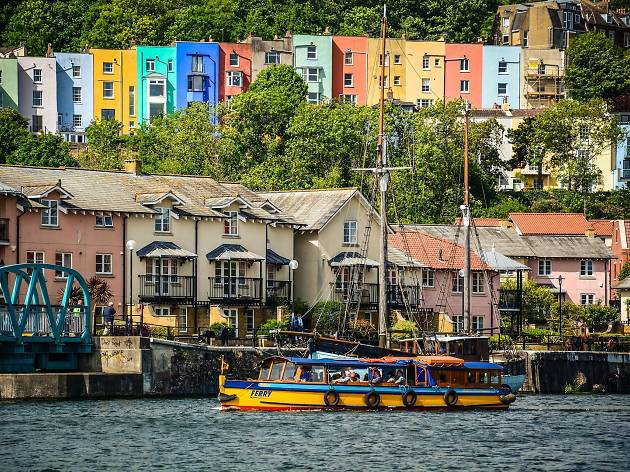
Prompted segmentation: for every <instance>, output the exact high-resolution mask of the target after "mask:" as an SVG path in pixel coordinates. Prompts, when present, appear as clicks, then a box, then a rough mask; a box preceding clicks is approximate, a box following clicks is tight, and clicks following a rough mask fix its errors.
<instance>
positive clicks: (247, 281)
mask: <svg viewBox="0 0 630 472" xmlns="http://www.w3.org/2000/svg"><path fill="white" fill-rule="evenodd" d="M261 287H262V279H260V278H258V279H252V278H246V277H210V290H209V293H208V299H209V301H211V302H220V303H230V304H235V305H238V304H241V305H247V304H251V303H260V302H261V301H262V297H261V293H262V291H261Z"/></svg>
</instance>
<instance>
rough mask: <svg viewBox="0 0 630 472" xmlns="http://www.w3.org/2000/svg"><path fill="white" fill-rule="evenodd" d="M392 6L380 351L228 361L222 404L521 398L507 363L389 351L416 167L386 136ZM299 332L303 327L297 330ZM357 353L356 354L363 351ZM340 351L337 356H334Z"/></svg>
mask: <svg viewBox="0 0 630 472" xmlns="http://www.w3.org/2000/svg"><path fill="white" fill-rule="evenodd" d="M386 36H387V11H386V9H385V8H384V10H383V22H382V26H381V41H382V44H381V58H382V60H381V61H380V65H381V71H380V74H381V81H380V84H381V85H380V100H379V131H378V145H377V150H376V151H377V152H376V165H375V167H373V168H364V169H356V170H361V171H370V172H372V173H373V174H374V176H375V178H376V180H377V182H378V184H379V197H380V198H379V218H380V231H379V261H378V262H379V268H380V270H379V271H378V289H379V297H378V345H379V349H380V354H379V357H376V356H374V357H361V358H357V357H348V356H334V355H333V356H330V355H328V356H327V355H326V354H325V353H323V354H322V353H318V355H316V356H312V357H311V358H294V357H282V356H274V357H270V358H268V359H266V360H265V361H263V363H262V364H261V367H260V370H259V373H258V377H257V378H256V379H243V380H238V379H228V378H227V375H226V374H227V369H228V367H229V366H227V364H225V363H224V362H223V361H222V363H221V373H220V375H219V401H220V402H221V407H222V409H266V410H269V409H271V410H293V409H313V408H315V409H320V408H325V409H340V408H342V409H345V408H351V409H381V408H401V409H413V410H416V409H437V408H450V409H462V408H484V409H507V408H508V407H509V405H510V404H511V403H512V402H513V401H514V400H515V399H516V397H515V396H514V395H513V394H512V390H511V389H510V387H509V386H507V385H504V384H503V382H502V370H503V368H502V366H501V365H498V364H492V363H489V362H479V361H465V360H464V359H461V358H458V357H453V356H442V355H433V356H423V355H414V354H412V355H411V356H410V355H409V353H403V352H399V353H398V355H396V353H395V352H391V350H388V349H387V320H388V311H389V310H388V306H387V293H386V290H387V279H386V277H387V270H386V268H387V238H388V234H389V227H388V225H387V216H386V215H387V211H386V210H387V191H388V186H389V173H390V171H392V170H403V169H408V167H389V166H388V165H387V153H386V148H385V140H384V103H385V81H384V77H385V63H386V61H385V60H384V58H385V55H386V47H385V40H386ZM465 120H466V124H465V136H464V138H465V143H466V144H465V150H464V151H465V152H464V155H465V157H464V180H465V188H464V203H463V205H462V206H461V210H462V215H463V221H464V227H465V256H464V269H463V272H464V320H465V322H464V328H465V330H469V329H470V319H471V318H470V293H471V286H470V280H471V277H470V223H471V220H470V208H469V192H468V139H467V130H468V115H467V113H466V117H465ZM296 334H299V333H296ZM355 355H356V354H355ZM331 357H337V358H331Z"/></svg>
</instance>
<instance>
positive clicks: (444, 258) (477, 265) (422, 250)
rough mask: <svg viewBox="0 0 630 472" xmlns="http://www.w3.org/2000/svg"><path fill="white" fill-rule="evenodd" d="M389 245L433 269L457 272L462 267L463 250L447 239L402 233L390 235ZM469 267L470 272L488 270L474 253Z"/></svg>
mask: <svg viewBox="0 0 630 472" xmlns="http://www.w3.org/2000/svg"><path fill="white" fill-rule="evenodd" d="M389 243H390V244H391V245H393V246H394V247H396V248H397V249H399V250H401V251H403V252H406V253H409V254H410V255H411V257H413V258H414V259H415V260H417V261H418V262H420V263H421V264H424V265H425V266H427V267H431V268H433V269H453V270H459V269H462V268H463V267H464V248H463V247H462V246H461V245H459V244H455V243H454V242H452V241H449V240H447V239H443V238H439V237H437V236H433V235H430V234H428V233H424V232H416V231H402V232H399V233H395V234H392V235H390V236H389ZM470 266H471V269H472V270H484V269H489V266H488V265H486V264H484V262H483V261H482V260H481V258H480V257H479V256H478V255H477V253H475V252H474V251H471V254H470Z"/></svg>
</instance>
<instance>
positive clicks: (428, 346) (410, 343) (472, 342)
mask: <svg viewBox="0 0 630 472" xmlns="http://www.w3.org/2000/svg"><path fill="white" fill-rule="evenodd" d="M400 350H401V351H404V352H411V353H414V354H420V355H433V354H438V355H447V356H453V357H459V358H461V359H464V360H465V361H484V360H488V359H489V358H490V346H489V345H488V337H487V336H428V337H425V338H408V339H402V340H401V341H400Z"/></svg>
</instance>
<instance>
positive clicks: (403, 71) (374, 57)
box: [367, 38, 415, 107]
mask: <svg viewBox="0 0 630 472" xmlns="http://www.w3.org/2000/svg"><path fill="white" fill-rule="evenodd" d="M381 52H382V44H381V40H380V39H376V38H369V39H368V57H367V60H368V65H367V104H368V106H373V105H376V104H378V102H379V99H380V93H381V91H380V90H381V89H380V85H381V79H380V77H381V64H382V59H381ZM404 57H405V44H404V41H403V40H400V39H393V38H390V39H388V40H386V41H385V81H384V82H385V96H386V97H387V98H390V99H392V100H395V101H397V102H399V103H400V104H401V105H402V106H405V105H406V106H411V107H412V106H414V105H415V103H411V102H409V101H408V100H407V89H406V84H407V77H406V76H407V61H403V58H404Z"/></svg>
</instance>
